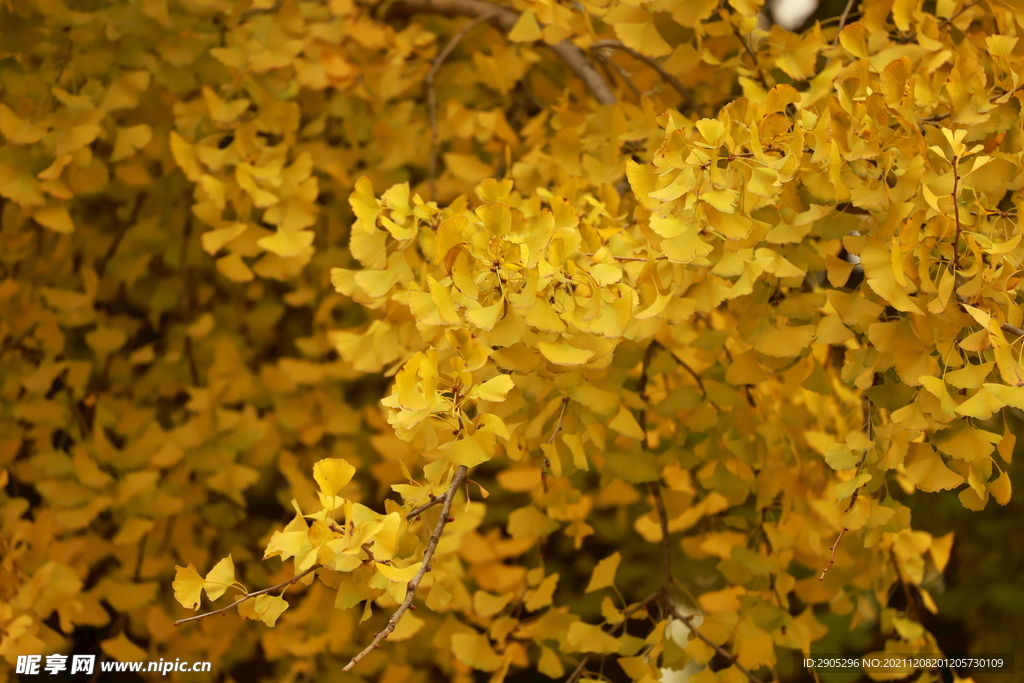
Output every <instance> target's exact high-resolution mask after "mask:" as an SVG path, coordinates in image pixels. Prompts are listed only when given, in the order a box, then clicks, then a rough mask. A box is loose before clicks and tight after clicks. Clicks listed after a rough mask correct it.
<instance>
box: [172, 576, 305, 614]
mask: <svg viewBox="0 0 1024 683" xmlns="http://www.w3.org/2000/svg"><path fill="white" fill-rule="evenodd" d="M317 569H320V565H318V564H314V565H313V566H312V567H310V568H309V569H307V570H306V571H304V572H300V573H298V574H296V575H295V576H293V577H292V578H290V579H288V580H287V581H284V582H282V583H279V584H277V585H276V586H271V587H270V588H264V589H263V590H258V591H252V592H251V593H246V594H245V595H243V596H242V597H240V598H238V599H237V600H235V601H234V602H233V603H231V604H230V605H228V606H227V607H222V608H221V609H219V610H215V611H213V612H207V613H205V614H197V615H196V616H194V617H188V618H185V619H178V620H177V621H176V622H174V625H175V626H181V625H182V624H184V623H185V622H186V621H195V620H197V619H205V618H206V617H212V616H213V615H215V614H223V613H224V612H227V611H228V610H229V609H231V608H232V607H237V606H238V605H241V604H242V603H243V602H245V601H246V600H250V599H252V598H255V597H256V596H257V595H263V594H264V593H270V592H271V591H276V590H281V589H285V588H288V586H290V585H292V584H293V583H295V582H297V581H298V580H299V579H301V578H302V577H304V576H306V575H307V574H310V573H312V572H315V571H316V570H317Z"/></svg>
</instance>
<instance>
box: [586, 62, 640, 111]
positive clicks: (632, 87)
mask: <svg viewBox="0 0 1024 683" xmlns="http://www.w3.org/2000/svg"><path fill="white" fill-rule="evenodd" d="M595 54H596V55H597V58H598V59H600V60H601V64H602V65H603V66H604V67H605V74H606V75H607V76H608V80H609V81H614V78H613V77H612V73H611V71H609V70H608V67H609V66H610V67H611V68H612V69H614V70H615V73H617V74H619V78H621V79H622V82H623V83H625V84H626V85H627V86H629V89H630V90H631V91H632V92H633V95H634V96H635V97H636V99H637V101H638V102H639V101H640V98H641V94H640V89H639V88H637V87H636V84H635V83H633V80H632V79H631V78H630V77H629V74H627V73H626V70H625V69H623V68H622V67H621V66H619V63H618V62H616V61H615V60H614V59H612V58H611V57H609V56H608V55H606V54H605V53H603V52H595Z"/></svg>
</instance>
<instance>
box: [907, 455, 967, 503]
mask: <svg viewBox="0 0 1024 683" xmlns="http://www.w3.org/2000/svg"><path fill="white" fill-rule="evenodd" d="M903 466H904V468H905V469H906V472H907V477H908V478H909V479H910V481H912V482H914V484H916V485H917V487H918V488H919V489H921V490H922V491H945V490H947V489H953V488H956V487H957V486H960V484H962V483H964V478H963V477H961V476H960V475H959V474H957V473H956V472H954V471H953V470H951V469H949V468H948V467H946V463H944V462H942V456H940V455H939V454H938V453H936V452H935V450H934V449H932V447H931V446H929V445H928V444H925V443H912V444H910V449H909V450H908V451H907V456H906V459H905V460H904V461H903Z"/></svg>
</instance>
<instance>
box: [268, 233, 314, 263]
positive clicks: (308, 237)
mask: <svg viewBox="0 0 1024 683" xmlns="http://www.w3.org/2000/svg"><path fill="white" fill-rule="evenodd" d="M314 237H315V235H314V233H313V231H312V230H298V231H291V230H278V231H277V232H275V233H274V234H273V235H268V236H267V237H261V238H260V239H258V240H256V244H257V245H259V246H260V247H262V248H263V249H266V250H267V251H269V252H270V253H272V254H277V255H278V256H280V257H281V258H291V257H292V256H297V255H298V254H300V253H302V251H303V250H305V249H308V248H309V247H310V245H312V244H313V238H314Z"/></svg>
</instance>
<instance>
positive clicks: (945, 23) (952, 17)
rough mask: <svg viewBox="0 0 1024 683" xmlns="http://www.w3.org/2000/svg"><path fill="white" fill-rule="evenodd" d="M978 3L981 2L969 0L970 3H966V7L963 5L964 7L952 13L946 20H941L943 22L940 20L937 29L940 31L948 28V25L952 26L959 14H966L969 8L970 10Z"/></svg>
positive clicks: (979, 0)
mask: <svg viewBox="0 0 1024 683" xmlns="http://www.w3.org/2000/svg"><path fill="white" fill-rule="evenodd" d="M979 2H981V0H971V2H968V3H967V4H966V5H964V6H963V7H961V8H960V9H958V10H957V11H956V12H954V13H953V14H952V15H950V16H949V17H947V18H946V19H943V20H942V21H941V22H940V23H939V28H940V29H942V28H947V27H949V26H950V25H951V24H952V23H953V22H954V21H956V19H957V17H959V16H960V15H961V14H963V13H964V12H966V11H967V10H969V9H970V8H972V7H974V6H975V5H977V4H978V3H979Z"/></svg>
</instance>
